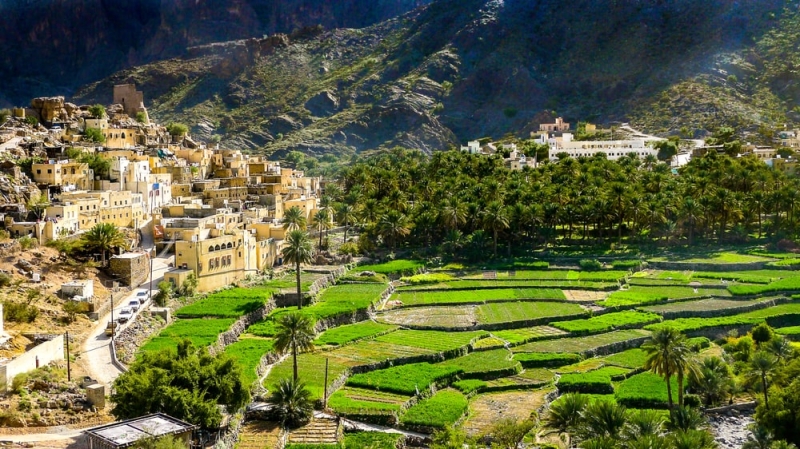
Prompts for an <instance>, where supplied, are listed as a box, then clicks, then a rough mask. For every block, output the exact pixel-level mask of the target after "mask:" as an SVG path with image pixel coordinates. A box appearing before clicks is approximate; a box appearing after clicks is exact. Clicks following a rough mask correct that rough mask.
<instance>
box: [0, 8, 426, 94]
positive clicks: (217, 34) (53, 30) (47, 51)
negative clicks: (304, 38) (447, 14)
mask: <svg viewBox="0 0 800 449" xmlns="http://www.w3.org/2000/svg"><path fill="white" fill-rule="evenodd" d="M428 1H429V0H341V1H335V2H328V1H314V0H225V1H222V0H3V1H1V2H0V29H2V30H3V32H2V33H0V76H2V78H3V79H4V80H5V82H4V85H3V86H1V87H0V105H2V104H3V103H17V104H21V103H24V102H26V101H28V100H29V99H30V98H31V97H34V96H37V95H54V94H64V93H70V92H71V91H72V90H74V88H76V87H78V86H80V85H83V84H85V83H88V82H91V81H94V80H97V79H100V78H103V77H106V76H108V75H110V74H111V73H113V72H115V71H117V70H120V69H123V68H126V67H131V66H135V65H140V64H144V63H148V62H150V61H155V60H160V59H166V58H170V57H175V56H178V55H181V54H183V53H184V51H185V49H186V47H189V46H194V45H202V44H208V43H211V42H220V41H229V40H234V39H243V38H251V37H261V36H262V35H265V34H274V33H290V32H292V31H293V30H296V29H300V28H303V27H309V26H316V25H322V26H323V27H325V28H328V29H331V28H343V27H344V28H361V27H364V26H368V25H371V24H374V23H377V22H380V21H382V20H386V19H389V18H392V17H395V16H397V15H400V14H402V13H405V12H407V11H409V10H411V9H413V8H416V7H418V6H420V5H424V4H427V3H428Z"/></svg>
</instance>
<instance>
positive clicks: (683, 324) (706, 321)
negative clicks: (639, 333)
mask: <svg viewBox="0 0 800 449" xmlns="http://www.w3.org/2000/svg"><path fill="white" fill-rule="evenodd" d="M764 321H767V322H772V323H791V322H795V321H796V322H798V323H800V303H796V302H795V303H788V304H780V305H777V306H774V307H769V308H766V309H760V310H754V311H752V312H747V313H742V314H738V315H731V316H723V317H715V318H677V319H674V320H667V321H663V322H661V323H658V324H651V325H649V326H646V327H645V329H649V330H655V329H658V328H659V327H661V326H670V327H673V328H675V329H678V330H679V331H681V332H690V331H695V330H699V329H705V328H710V327H722V326H744V325H755V324H759V323H762V322H764ZM793 324H795V323H793Z"/></svg>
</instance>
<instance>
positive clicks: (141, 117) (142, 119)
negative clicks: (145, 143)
mask: <svg viewBox="0 0 800 449" xmlns="http://www.w3.org/2000/svg"><path fill="white" fill-rule="evenodd" d="M136 122H137V123H147V114H145V113H144V112H141V111H139V112H137V113H136Z"/></svg>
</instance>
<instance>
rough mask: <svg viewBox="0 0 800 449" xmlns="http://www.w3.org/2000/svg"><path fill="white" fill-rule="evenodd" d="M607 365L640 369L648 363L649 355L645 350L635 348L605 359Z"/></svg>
mask: <svg viewBox="0 0 800 449" xmlns="http://www.w3.org/2000/svg"><path fill="white" fill-rule="evenodd" d="M603 360H604V361H605V363H606V364H608V365H614V366H621V367H623V368H631V369H634V368H640V367H643V366H644V363H645V362H646V361H647V353H646V352H645V351H644V350H643V349H639V348H635V349H628V350H627V351H622V352H618V353H616V354H612V355H609V356H606V357H604V358H603Z"/></svg>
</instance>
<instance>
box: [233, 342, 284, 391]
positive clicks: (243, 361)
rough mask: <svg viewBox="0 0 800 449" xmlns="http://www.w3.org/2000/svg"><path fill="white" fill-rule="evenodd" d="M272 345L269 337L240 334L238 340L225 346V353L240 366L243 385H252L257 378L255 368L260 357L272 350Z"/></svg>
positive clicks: (259, 361)
mask: <svg viewBox="0 0 800 449" xmlns="http://www.w3.org/2000/svg"><path fill="white" fill-rule="evenodd" d="M273 346H274V341H273V340H271V339H265V338H259V337H248V336H247V335H242V336H240V337H239V341H236V342H234V343H232V344H230V345H228V346H226V347H225V354H227V355H230V356H231V357H232V358H233V360H235V361H236V364H237V365H239V366H240V367H241V369H242V380H243V381H244V382H245V385H252V384H253V382H255V381H256V380H257V379H258V375H257V374H256V368H257V367H258V365H259V364H260V363H261V357H263V356H264V355H265V354H267V353H268V352H270V351H272V348H273Z"/></svg>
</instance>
